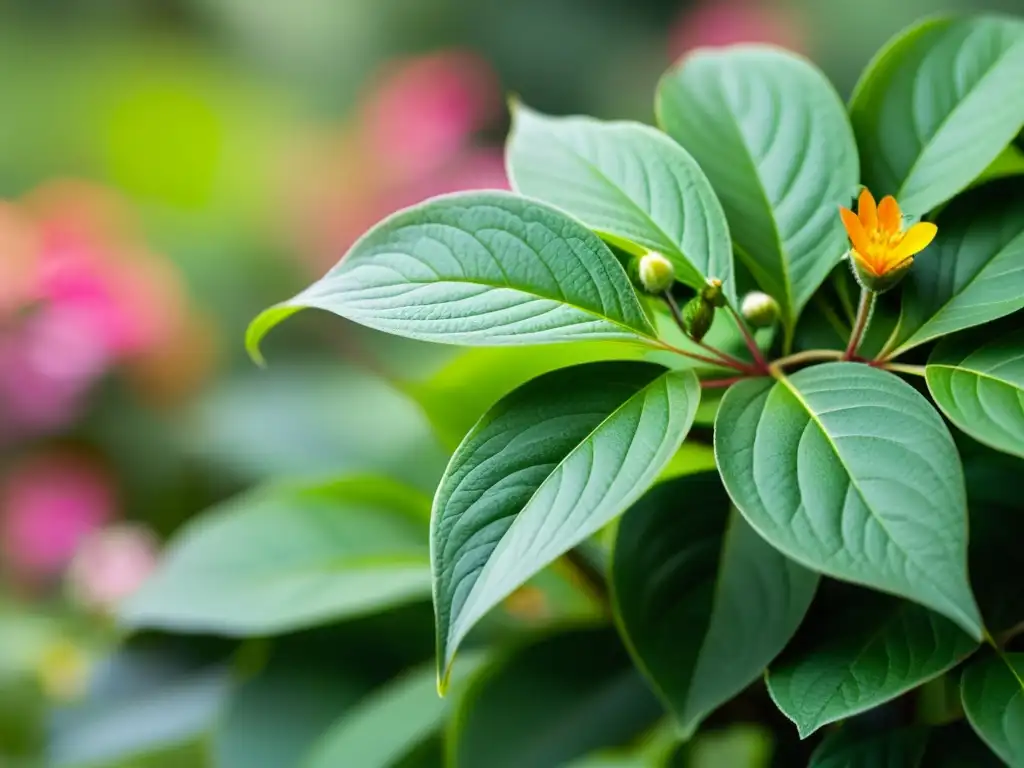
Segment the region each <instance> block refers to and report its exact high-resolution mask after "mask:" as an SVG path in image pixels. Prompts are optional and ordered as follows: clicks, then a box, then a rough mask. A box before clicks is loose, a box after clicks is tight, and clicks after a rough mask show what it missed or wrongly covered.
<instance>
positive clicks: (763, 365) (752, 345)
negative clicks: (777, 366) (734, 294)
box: [729, 304, 768, 371]
mask: <svg viewBox="0 0 1024 768" xmlns="http://www.w3.org/2000/svg"><path fill="white" fill-rule="evenodd" d="M729 314H731V315H732V319H733V320H734V321H735V322H736V327H737V328H739V331H740V335H742V336H743V341H744V342H746V344H747V349H749V350H750V354H751V355H753V357H754V364H755V366H756V367H757V368H758V370H760V371H767V370H768V363H767V361H766V360H765V359H764V355H762V354H761V348H760V347H759V346H757V340H756V339H755V338H754V337H753V335H752V334H751V333H750V329H749V328H747V322H746V320H744V319H743V317H742V316H741V315H740V313H739V312H737V311H736V308H735V307H733V306H732V305H731V304H730V305H729Z"/></svg>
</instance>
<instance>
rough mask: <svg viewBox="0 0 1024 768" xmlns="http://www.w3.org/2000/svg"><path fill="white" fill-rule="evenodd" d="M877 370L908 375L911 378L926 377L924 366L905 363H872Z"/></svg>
mask: <svg viewBox="0 0 1024 768" xmlns="http://www.w3.org/2000/svg"><path fill="white" fill-rule="evenodd" d="M872 365H874V366H875V367H876V368H884V369H885V370H887V371H893V372H894V373H908V374H910V375H911V376H924V366H923V365H904V364H903V363H886V362H876V363H872Z"/></svg>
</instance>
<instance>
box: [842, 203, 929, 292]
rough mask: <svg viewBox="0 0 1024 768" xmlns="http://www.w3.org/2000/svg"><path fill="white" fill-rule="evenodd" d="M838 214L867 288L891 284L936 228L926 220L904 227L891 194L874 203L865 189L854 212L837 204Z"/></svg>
mask: <svg viewBox="0 0 1024 768" xmlns="http://www.w3.org/2000/svg"><path fill="white" fill-rule="evenodd" d="M839 215H840V217H841V218H842V220H843V226H844V227H846V233H847V234H848V235H849V236H850V242H851V243H852V244H853V248H852V249H851V250H850V257H851V259H852V260H853V264H854V267H855V268H856V271H857V274H858V276H859V277H860V278H861V280H862V282H863V283H864V284H865V286H866V287H867V288H868V289H869V290H873V291H882V290H886V289H888V288H891V287H892V286H893V285H895V284H896V282H897V281H898V280H899V278H900V277H902V276H903V274H904V273H906V271H907V270H908V269H909V268H910V265H911V264H913V263H914V255H915V254H917V253H920V252H921V251H923V250H924V249H925V248H927V247H928V244H929V243H931V241H932V240H933V239H934V238H935V233H936V232H937V231H938V228H937V227H936V226H935V225H934V224H931V223H929V222H920V223H918V224H914V225H913V226H912V227H910V229H908V230H906V231H904V229H903V213H902V212H901V211H900V206H899V204H898V203H897V202H896V199H895V198H894V197H892V195H887V196H886V197H884V198H882V202H881V203H879V204H878V205H877V206H876V205H875V198H874V197H873V196H872V195H871V192H869V191H868V190H867V189H865V190H863V191H862V192H861V193H860V199H859V200H858V202H857V213H854V212H853V211H851V210H849V209H848V208H843V207H842V206H840V207H839Z"/></svg>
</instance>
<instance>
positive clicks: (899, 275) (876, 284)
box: [850, 251, 914, 293]
mask: <svg viewBox="0 0 1024 768" xmlns="http://www.w3.org/2000/svg"><path fill="white" fill-rule="evenodd" d="M855 254H856V251H851V252H850V265H851V266H852V267H853V276H854V277H855V278H857V282H858V283H860V286H861V288H863V289H864V290H867V291H872V292H873V293H885V292H886V291H889V290H892V289H893V288H895V287H896V285H897V284H898V283H899V282H900V280H902V279H903V278H904V276H906V274H907V272H909V271H910V268H911V267H912V266H913V265H914V257H913V256H908V257H907V258H906V259H904V260H903V261H901V262H900V263H899V264H897V265H896V266H895V267H892V268H891V269H890V270H889V271H888V272H886V273H885V274H884V275H876V274H875V273H874V272H872V271H871V269H869V268H868V267H867V266H865V265H864V264H862V263H861V262H860V260H859V259H857V258H856V256H855Z"/></svg>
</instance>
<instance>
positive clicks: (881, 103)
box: [850, 17, 1024, 215]
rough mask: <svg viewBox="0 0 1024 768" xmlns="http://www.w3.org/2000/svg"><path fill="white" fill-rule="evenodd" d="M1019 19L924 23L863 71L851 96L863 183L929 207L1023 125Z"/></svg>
mask: <svg viewBox="0 0 1024 768" xmlns="http://www.w3.org/2000/svg"><path fill="white" fill-rule="evenodd" d="M1022 69H1024V24H1022V23H1021V22H1020V21H1017V20H1015V19H1010V18H998V17H973V18H967V17H958V18H937V19H930V20H928V21H925V22H922V23H921V24H919V25H918V26H916V27H913V28H912V29H910V30H909V31H907V32H904V33H902V34H901V35H899V36H898V37H897V38H896V39H895V40H893V41H892V42H891V43H889V45H888V46H887V47H886V48H885V49H883V51H882V52H881V53H880V54H879V55H878V57H876V59H875V60H874V61H873V62H872V63H871V65H870V66H869V67H868V69H867V71H866V72H865V73H864V75H863V76H862V77H861V80H860V82H859V83H858V84H857V88H856V89H855V91H854V94H853V98H852V99H851V102H850V117H851V120H852V121H853V127H854V130H855V131H856V134H857V143H858V144H859V146H860V150H861V161H862V167H863V180H864V183H865V184H866V185H867V186H868V188H869V189H871V191H872V192H874V193H875V195H876V197H880V196H881V195H890V194H891V195H895V196H896V198H897V199H898V200H899V202H900V203H901V205H902V206H903V209H904V210H905V211H907V212H909V213H911V214H914V215H921V214H924V213H927V212H928V211H930V210H931V209H933V208H935V207H936V206H938V205H940V204H941V203H944V202H945V201H947V200H949V199H950V198H952V197H953V196H954V195H956V194H957V193H958V192H960V191H961V190H963V189H965V188H966V187H967V186H968V185H969V184H970V183H971V182H972V181H974V179H975V178H977V177H978V176H979V175H980V174H981V173H982V172H983V171H984V170H985V169H986V167H988V165H989V164H990V163H991V162H992V161H993V160H995V158H996V157H997V156H998V155H999V153H1000V152H1001V151H1002V150H1003V148H1004V147H1005V146H1006V145H1007V144H1008V143H1009V142H1010V140H1011V139H1013V137H1014V136H1016V135H1017V133H1018V132H1019V131H1020V129H1021V125H1022V124H1024V90H1022V89H1021V87H1020V73H1021V70H1022Z"/></svg>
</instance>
